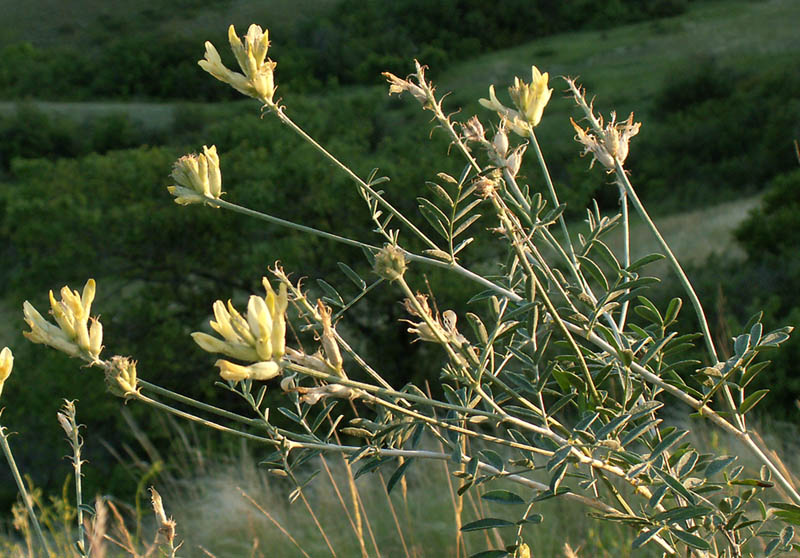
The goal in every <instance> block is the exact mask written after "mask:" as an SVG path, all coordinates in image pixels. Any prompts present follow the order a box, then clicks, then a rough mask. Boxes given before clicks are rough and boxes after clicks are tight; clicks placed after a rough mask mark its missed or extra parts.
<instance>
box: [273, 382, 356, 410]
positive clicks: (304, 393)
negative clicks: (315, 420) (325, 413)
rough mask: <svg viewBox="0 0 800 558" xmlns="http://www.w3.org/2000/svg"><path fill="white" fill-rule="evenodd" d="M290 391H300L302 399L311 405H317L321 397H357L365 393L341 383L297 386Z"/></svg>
mask: <svg viewBox="0 0 800 558" xmlns="http://www.w3.org/2000/svg"><path fill="white" fill-rule="evenodd" d="M289 391H296V392H298V393H300V401H302V402H303V403H308V404H309V405H316V404H317V403H318V402H319V401H320V400H321V399H327V398H329V397H335V398H338V399H355V398H357V397H359V396H360V395H362V394H363V392H362V391H361V390H359V389H355V388H351V387H347V386H343V385H341V384H326V385H324V386H317V387H303V386H297V387H294V388H292V389H290V390H289Z"/></svg>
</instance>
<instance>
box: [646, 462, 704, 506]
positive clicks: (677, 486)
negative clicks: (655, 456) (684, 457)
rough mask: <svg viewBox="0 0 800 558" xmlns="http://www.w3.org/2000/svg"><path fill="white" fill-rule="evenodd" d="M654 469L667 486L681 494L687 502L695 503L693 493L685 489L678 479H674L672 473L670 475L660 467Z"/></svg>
mask: <svg viewBox="0 0 800 558" xmlns="http://www.w3.org/2000/svg"><path fill="white" fill-rule="evenodd" d="M655 471H656V473H658V476H659V477H661V478H662V479H663V480H664V482H665V483H666V484H667V486H669V487H670V488H671V489H672V491H673V492H676V493H678V494H680V495H681V496H683V497H684V498H686V499H687V500H689V503H691V504H694V503H695V497H694V494H692V493H691V492H689V491H688V490H687V489H686V487H685V486H683V484H681V481H679V480H678V479H676V478H675V477H673V476H672V475H670V474H669V473H667V472H666V471H662V470H661V469H655Z"/></svg>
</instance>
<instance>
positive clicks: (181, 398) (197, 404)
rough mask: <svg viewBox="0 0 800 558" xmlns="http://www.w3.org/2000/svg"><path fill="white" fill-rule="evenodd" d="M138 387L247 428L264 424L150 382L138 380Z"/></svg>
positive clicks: (260, 426)
mask: <svg viewBox="0 0 800 558" xmlns="http://www.w3.org/2000/svg"><path fill="white" fill-rule="evenodd" d="M138 385H139V386H141V387H142V388H144V389H146V390H149V391H152V392H153V393H157V394H158V395H161V396H163V397H168V398H170V399H172V400H174V401H177V402H179V403H183V404H185V405H189V406H191V407H194V408H196V409H200V410H202V411H206V412H208V413H212V414H215V415H218V416H220V417H224V418H227V419H230V420H234V421H236V422H241V423H242V424H246V425H248V426H255V427H259V428H263V427H264V422H263V421H261V420H258V419H251V418H249V417H245V416H242V415H238V414H236V413H232V412H230V411H226V410H225V409H220V408H219V407H214V406H213V405H209V404H207V403H203V402H202V401H197V400H196V399H192V398H191V397H187V396H185V395H181V394H180V393H175V392H174V391H170V390H168V389H166V388H163V387H161V386H159V385H156V384H151V383H150V382H147V381H145V380H141V379H140V380H139V382H138Z"/></svg>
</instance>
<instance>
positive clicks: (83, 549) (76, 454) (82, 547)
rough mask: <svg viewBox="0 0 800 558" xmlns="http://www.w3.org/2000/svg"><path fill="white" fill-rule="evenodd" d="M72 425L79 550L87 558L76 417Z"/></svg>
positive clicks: (78, 434)
mask: <svg viewBox="0 0 800 558" xmlns="http://www.w3.org/2000/svg"><path fill="white" fill-rule="evenodd" d="M68 418H69V419H70V422H71V423H72V424H71V426H72V433H71V435H70V445H71V446H72V466H73V467H74V468H75V508H76V510H77V521H78V548H79V549H80V551H81V552H82V553H83V555H84V556H86V541H85V536H84V526H83V486H82V482H81V479H82V477H83V473H82V472H81V465H82V462H81V446H80V433H79V432H78V424H77V422H76V420H75V415H72V416H68Z"/></svg>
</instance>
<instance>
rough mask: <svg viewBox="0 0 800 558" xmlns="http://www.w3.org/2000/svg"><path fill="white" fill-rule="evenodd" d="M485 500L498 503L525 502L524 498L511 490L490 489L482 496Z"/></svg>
mask: <svg viewBox="0 0 800 558" xmlns="http://www.w3.org/2000/svg"><path fill="white" fill-rule="evenodd" d="M481 498H483V499H484V500H488V501H490V502H495V503H497V504H524V503H525V500H523V499H522V498H521V497H520V496H519V495H518V494H516V493H514V492H511V491H510V490H490V491H489V492H486V493H485V494H483V495H482V496H481Z"/></svg>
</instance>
